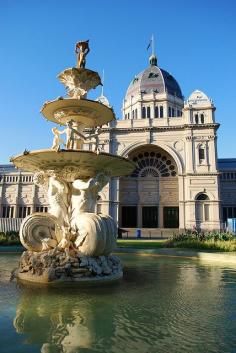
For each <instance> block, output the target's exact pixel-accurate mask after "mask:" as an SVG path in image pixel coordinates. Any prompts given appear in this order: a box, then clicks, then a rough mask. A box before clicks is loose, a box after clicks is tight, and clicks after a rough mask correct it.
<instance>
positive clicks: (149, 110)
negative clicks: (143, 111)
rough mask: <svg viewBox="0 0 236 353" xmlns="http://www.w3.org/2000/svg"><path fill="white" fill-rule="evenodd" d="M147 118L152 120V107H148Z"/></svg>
mask: <svg viewBox="0 0 236 353" xmlns="http://www.w3.org/2000/svg"><path fill="white" fill-rule="evenodd" d="M147 118H148V119H150V118H151V109H150V107H147Z"/></svg>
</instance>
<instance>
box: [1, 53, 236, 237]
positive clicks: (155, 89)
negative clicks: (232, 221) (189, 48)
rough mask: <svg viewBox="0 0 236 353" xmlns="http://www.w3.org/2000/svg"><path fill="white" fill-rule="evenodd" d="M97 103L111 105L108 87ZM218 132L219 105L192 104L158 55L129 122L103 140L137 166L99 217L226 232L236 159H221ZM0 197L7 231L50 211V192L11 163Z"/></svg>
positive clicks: (103, 199) (131, 224)
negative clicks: (48, 197) (216, 113)
mask: <svg viewBox="0 0 236 353" xmlns="http://www.w3.org/2000/svg"><path fill="white" fill-rule="evenodd" d="M97 100H98V101H99V102H101V103H103V104H105V105H107V106H110V104H109V102H108V99H107V98H106V97H105V96H104V94H103V90H102V94H101V96H100V97H98V99H97ZM218 128H219V124H218V123H217V122H215V106H214V104H213V102H212V100H211V99H209V98H208V96H207V95H206V94H204V93H203V92H202V91H199V90H195V91H194V92H193V93H192V94H191V95H190V96H189V98H188V99H187V100H186V101H184V97H183V94H182V91H181V88H180V86H179V84H178V82H177V80H176V79H175V78H174V77H173V76H172V75H171V74H169V73H168V72H167V71H165V70H163V69H162V68H160V67H159V66H158V63H157V57H156V56H155V55H152V56H151V57H150V59H149V65H148V67H147V68H146V69H145V70H143V71H142V72H141V73H139V74H137V75H136V76H135V77H133V78H132V80H131V82H130V84H129V87H128V89H127V92H126V95H125V98H124V100H123V104H122V119H120V120H116V121H113V122H112V123H110V124H109V126H104V127H103V128H102V133H101V134H100V135H99V136H100V137H99V138H100V144H101V146H102V148H103V150H104V151H105V152H110V153H114V154H118V155H120V156H123V157H127V158H130V159H131V160H133V161H134V162H135V164H136V168H135V170H134V171H133V173H132V175H130V176H127V177H122V178H113V179H112V180H111V182H110V183H109V184H108V185H107V186H106V187H105V188H104V189H103V190H102V192H100V195H99V200H98V205H97V212H98V213H105V214H110V215H111V216H113V217H114V219H116V220H117V222H118V224H119V226H120V227H121V228H125V229H127V230H129V231H130V232H131V233H133V234H135V232H136V229H137V228H141V229H142V232H143V234H145V235H160V234H162V235H169V234H173V232H179V231H183V230H185V229H192V228H193V227H197V228H201V229H204V230H213V229H221V228H223V227H225V225H226V222H227V219H228V218H233V217H236V159H217V146H216V141H217V135H216V134H217V130H218ZM91 147H92V146H90V144H84V147H83V148H84V149H90V148H91ZM0 198H1V199H0V201H1V202H0V230H9V229H18V228H19V224H20V223H21V221H22V219H23V218H24V217H25V216H26V215H28V214H30V213H31V212H35V211H37V212H47V207H48V203H47V195H46V194H45V191H44V190H43V189H40V188H38V187H37V186H36V185H34V184H33V176H32V175H31V174H30V173H26V172H24V171H16V170H15V169H14V167H13V166H11V165H2V166H0ZM9 227H10V228H9Z"/></svg>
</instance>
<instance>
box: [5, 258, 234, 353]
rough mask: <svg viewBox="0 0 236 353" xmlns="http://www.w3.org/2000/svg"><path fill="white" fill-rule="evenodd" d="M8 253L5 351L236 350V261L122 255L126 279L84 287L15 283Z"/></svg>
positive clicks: (144, 352)
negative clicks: (235, 265) (231, 263)
mask: <svg viewBox="0 0 236 353" xmlns="http://www.w3.org/2000/svg"><path fill="white" fill-rule="evenodd" d="M19 258H20V255H19V254H16V255H14V254H8V255H4V254H1V256H0V288H1V289H0V327H1V353H6V352H14V353H21V352H22V353H23V352H24V353H26V352H32V353H34V352H43V353H46V352H47V353H48V352H50V353H51V352H53V353H54V352H67V353H69V352H70V353H71V352H86V353H94V352H101V353H108V352H109V353H121V352H122V353H123V352H126V353H133V352H135V353H137V352H142V353H156V352H158V353H165V352H166V353H167V352H168V353H169V352H175V353H176V352H181V353H183V352H184V353H185V352H186V353H189V352H191V353H203V352H204V353H213V352H235V346H236V337H235V332H236V302H235V291H236V268H233V267H228V266H216V265H211V264H209V263H207V264H205V263H200V261H197V260H188V259H180V258H178V259H176V258H170V257H157V256H152V257H149V256H138V255H125V254H122V255H121V259H122V262H123V264H124V265H125V271H124V278H123V280H122V281H121V282H119V283H116V284H114V285H112V284H110V285H109V286H106V285H105V286H99V287H96V289H95V288H94V287H83V288H81V287H80V288H79V287H77V286H75V285H73V284H69V285H68V286H66V287H60V288H52V287H48V286H46V287H45V286H44V287H40V286H38V285H30V286H27V285H24V286H22V285H21V284H20V283H19V284H17V283H16V282H15V281H12V282H10V281H9V280H10V277H11V271H12V270H13V269H14V268H15V267H17V264H18V261H19Z"/></svg>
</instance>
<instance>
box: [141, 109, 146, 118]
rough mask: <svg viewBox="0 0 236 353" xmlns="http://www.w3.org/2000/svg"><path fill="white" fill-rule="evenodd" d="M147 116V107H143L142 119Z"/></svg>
mask: <svg viewBox="0 0 236 353" xmlns="http://www.w3.org/2000/svg"><path fill="white" fill-rule="evenodd" d="M145 118H146V108H145V107H142V119H145Z"/></svg>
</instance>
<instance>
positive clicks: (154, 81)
mask: <svg viewBox="0 0 236 353" xmlns="http://www.w3.org/2000/svg"><path fill="white" fill-rule="evenodd" d="M154 59H155V58H154V56H153V57H150V66H149V67H148V68H146V69H145V70H144V71H142V72H141V73H139V74H138V75H137V76H135V77H134V78H133V80H132V81H131V83H130V85H129V87H128V90H127V92H126V96H125V100H128V99H130V97H131V96H136V95H138V94H140V93H143V94H150V93H153V92H154V93H156V94H158V93H160V94H162V93H168V94H170V95H172V96H176V97H178V98H180V99H183V95H182V92H181V89H180V86H179V84H178V82H177V81H176V80H175V78H174V77H173V76H172V75H171V74H169V73H168V72H167V71H165V70H163V69H161V68H159V67H158V66H156V65H155V63H156V61H155V60H154Z"/></svg>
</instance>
